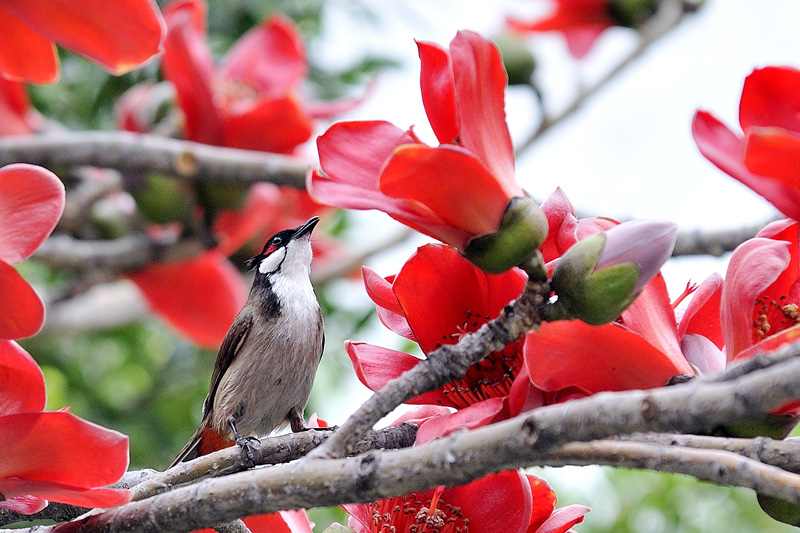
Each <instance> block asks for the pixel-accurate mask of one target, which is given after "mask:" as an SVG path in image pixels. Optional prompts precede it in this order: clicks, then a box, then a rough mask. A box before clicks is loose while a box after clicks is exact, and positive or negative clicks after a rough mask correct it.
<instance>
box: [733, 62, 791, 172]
mask: <svg viewBox="0 0 800 533" xmlns="http://www.w3.org/2000/svg"><path fill="white" fill-rule="evenodd" d="M739 123H740V124H741V126H742V129H743V130H744V131H745V132H748V129H749V128H752V127H777V128H784V129H787V130H791V131H794V132H796V133H800V70H797V69H794V68H791V67H766V68H762V69H756V70H754V71H753V72H752V73H751V74H750V75H749V76H747V78H745V80H744V87H743V88H742V99H741V102H740V104H739ZM759 174H760V173H759Z"/></svg>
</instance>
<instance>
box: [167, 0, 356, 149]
mask: <svg viewBox="0 0 800 533" xmlns="http://www.w3.org/2000/svg"><path fill="white" fill-rule="evenodd" d="M164 16H165V18H166V20H167V26H168V28H169V30H168V33H167V39H166V42H165V43H164V56H163V58H162V64H161V67H162V70H163V72H164V77H165V78H166V79H167V80H168V81H170V82H172V83H173V85H175V89H176V91H177V95H178V105H179V106H180V107H181V109H182V110H183V114H184V117H185V121H186V123H185V135H186V138H187V139H189V140H192V141H197V142H201V143H205V144H213V145H217V146H228V147H231V148H244V149H248V150H260V151H265V152H276V153H287V154H288V153H291V152H293V151H294V149H295V148H296V147H297V146H298V145H300V144H302V143H304V142H305V141H307V140H308V139H309V138H310V137H311V133H312V131H313V122H312V119H313V118H314V117H315V116H327V115H326V114H325V113H340V112H342V111H344V110H345V109H347V108H349V107H351V106H352V105H355V104H356V103H358V102H355V101H354V102H351V103H350V104H348V105H346V106H341V105H339V106H330V105H329V104H327V105H326V106H320V107H319V109H316V108H315V107H314V106H313V104H312V105H311V106H305V105H303V103H302V102H301V101H300V97H299V94H298V89H299V87H300V84H301V83H302V81H303V79H304V78H305V76H306V74H307V73H308V63H307V61H306V57H305V49H304V46H303V40H302V37H301V35H300V33H299V32H298V30H297V28H295V26H294V25H293V24H292V22H291V21H290V20H288V19H286V18H284V17H282V16H280V15H272V16H270V17H268V18H267V19H266V20H265V21H264V22H262V23H261V24H260V25H259V26H257V27H255V28H253V29H252V30H250V31H249V32H248V33H246V34H245V35H244V36H242V38H241V39H239V40H238V41H237V42H236V43H235V44H234V46H233V48H231V50H230V51H229V52H228V55H227V56H226V57H225V58H224V59H223V60H222V62H221V64H220V66H219V67H216V66H215V64H214V58H213V56H212V54H211V51H210V50H209V48H208V44H207V42H206V28H205V25H206V4H205V3H204V2H202V1H201V0H175V1H173V2H171V3H170V4H169V5H167V6H166V7H165V9H164ZM318 111H319V113H318Z"/></svg>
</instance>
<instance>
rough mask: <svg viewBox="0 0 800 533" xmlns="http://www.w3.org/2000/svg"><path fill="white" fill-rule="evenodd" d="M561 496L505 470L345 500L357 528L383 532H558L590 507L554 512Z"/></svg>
mask: <svg viewBox="0 0 800 533" xmlns="http://www.w3.org/2000/svg"><path fill="white" fill-rule="evenodd" d="M555 503H556V496H555V493H554V492H553V490H552V489H551V488H550V486H549V485H548V484H547V482H545V481H544V480H543V479H540V478H537V477H535V476H531V475H526V474H523V473H522V472H519V471H507V472H500V473H499V474H489V475H488V476H485V477H482V478H480V479H476V480H475V481H473V482H471V483H468V484H466V485H462V486H460V487H453V488H444V487H437V488H436V489H433V490H427V491H423V492H419V493H412V494H407V495H405V496H399V497H395V498H387V499H385V500H378V501H376V502H373V503H368V504H366V503H359V504H349V505H345V506H344V509H345V510H346V511H347V512H348V514H349V515H350V519H349V521H348V526H350V527H351V528H352V529H354V530H355V531H356V533H370V532H374V533H378V532H383V531H389V530H391V531H398V532H400V531H403V532H405V531H439V532H441V533H450V532H452V533H455V532H456V531H467V530H469V531H477V532H480V533H493V532H497V533H509V532H520V533H526V532H529V533H535V532H541V533H544V532H548V533H557V532H564V531H567V530H568V529H569V528H570V527H572V526H573V525H575V524H577V523H580V522H582V521H583V516H584V515H585V514H586V513H587V512H588V510H589V509H588V508H587V507H583V506H580V505H572V506H569V507H565V508H563V509H559V510H558V511H555V512H554V511H553V508H554V507H555Z"/></svg>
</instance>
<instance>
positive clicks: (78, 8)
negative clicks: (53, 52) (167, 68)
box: [3, 0, 164, 74]
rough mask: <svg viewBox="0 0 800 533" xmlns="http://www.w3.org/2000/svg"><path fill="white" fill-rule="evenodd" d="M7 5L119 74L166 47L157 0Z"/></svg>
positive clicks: (38, 0) (13, 0) (15, 1)
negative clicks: (162, 45)
mask: <svg viewBox="0 0 800 533" xmlns="http://www.w3.org/2000/svg"><path fill="white" fill-rule="evenodd" d="M3 7H4V9H6V10H8V11H9V12H11V13H13V14H14V15H15V16H16V17H18V18H19V19H20V20H21V21H23V22H24V23H25V24H27V25H29V26H30V27H31V28H33V29H34V30H35V31H37V32H39V33H40V34H42V36H43V37H45V38H46V39H48V40H50V41H53V42H56V43H58V44H60V45H62V46H64V47H66V48H69V49H70V50H72V51H73V52H77V53H78V54H81V55H84V56H86V57H88V58H90V59H93V60H94V61H96V62H97V63H99V64H100V65H102V66H103V67H105V68H106V69H108V70H109V71H110V72H112V73H113V74H123V73H125V72H128V71H130V70H132V69H134V68H136V67H137V66H139V65H140V64H142V63H144V62H145V61H147V60H148V59H150V58H151V57H153V56H154V55H155V54H157V53H158V51H159V50H160V49H161V43H162V40H163V33H164V22H163V20H162V18H161V13H160V12H159V10H158V7H157V6H156V4H155V2H153V1H152V0H117V1H115V2H106V1H104V0H82V1H81V2H74V1H70V0H7V1H4V2H3ZM4 42H5V41H4ZM23 57H25V56H24V55H23Z"/></svg>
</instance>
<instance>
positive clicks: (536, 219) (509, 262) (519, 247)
mask: <svg viewBox="0 0 800 533" xmlns="http://www.w3.org/2000/svg"><path fill="white" fill-rule="evenodd" d="M545 237H547V217H546V216H545V214H544V212H543V211H542V210H541V208H540V207H539V205H538V204H537V203H536V202H535V201H534V200H533V199H531V198H528V197H522V198H512V199H511V201H510V202H509V203H508V206H507V207H506V210H505V213H504V214H503V219H502V221H501V222H500V227H499V228H498V229H497V231H495V232H494V233H489V234H487V235H481V236H480V237H475V238H473V239H471V240H470V241H469V243H468V244H467V247H466V249H465V250H464V252H463V253H464V257H466V258H467V259H469V261H471V262H472V264H474V265H475V266H477V267H478V268H480V269H481V270H484V271H486V272H489V273H490V274H501V273H503V272H505V271H506V270H508V269H510V268H512V267H515V266H517V265H520V264H522V263H524V262H525V261H527V260H528V259H529V258H530V257H532V256H533V255H534V254H536V252H537V250H538V249H539V246H541V245H542V243H543V242H544V239H545Z"/></svg>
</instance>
